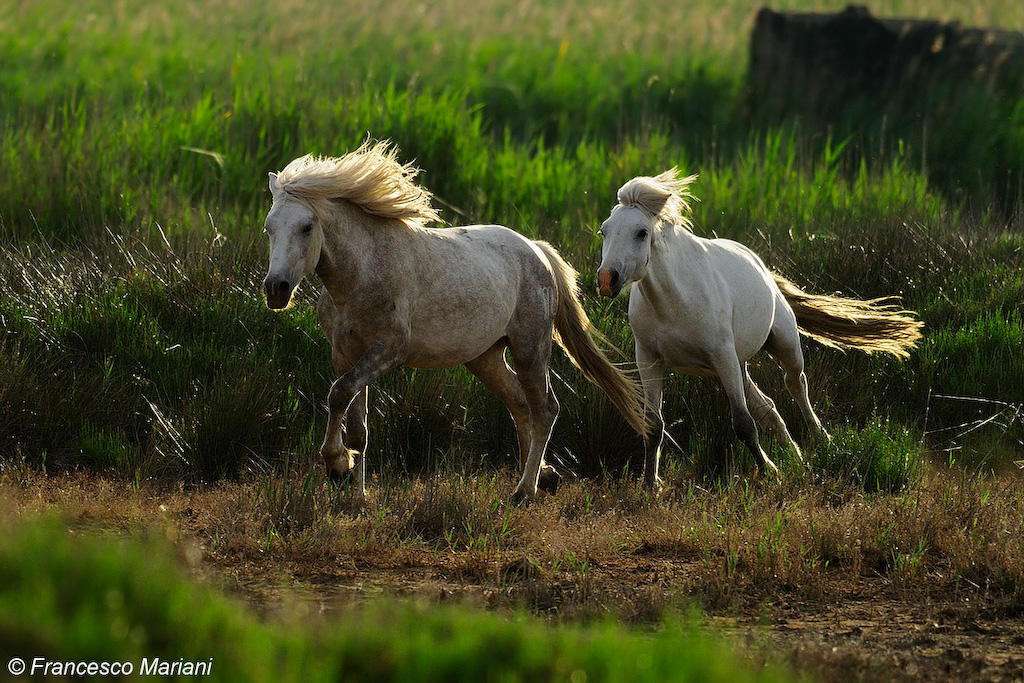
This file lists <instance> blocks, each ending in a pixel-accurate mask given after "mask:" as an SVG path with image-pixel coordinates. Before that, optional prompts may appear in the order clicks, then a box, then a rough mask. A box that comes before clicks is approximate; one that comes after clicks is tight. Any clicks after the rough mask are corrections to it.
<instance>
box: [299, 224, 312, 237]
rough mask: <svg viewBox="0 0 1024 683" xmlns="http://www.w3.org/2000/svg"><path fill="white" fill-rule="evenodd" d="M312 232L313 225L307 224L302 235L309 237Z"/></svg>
mask: <svg viewBox="0 0 1024 683" xmlns="http://www.w3.org/2000/svg"><path fill="white" fill-rule="evenodd" d="M311 232H313V224H312V223H307V224H306V226H305V227H303V228H302V234H303V235H308V234H309V233H311Z"/></svg>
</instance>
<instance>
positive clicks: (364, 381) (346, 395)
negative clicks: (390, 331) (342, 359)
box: [320, 342, 401, 495]
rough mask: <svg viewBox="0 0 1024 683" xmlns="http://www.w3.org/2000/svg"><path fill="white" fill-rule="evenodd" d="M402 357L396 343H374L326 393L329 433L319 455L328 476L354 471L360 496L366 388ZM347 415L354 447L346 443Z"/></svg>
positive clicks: (363, 477)
mask: <svg viewBox="0 0 1024 683" xmlns="http://www.w3.org/2000/svg"><path fill="white" fill-rule="evenodd" d="M400 359H401V355H400V354H399V353H398V351H397V349H396V348H395V347H394V346H393V345H390V344H387V343H385V342H376V343H374V344H371V345H370V346H369V347H367V349H366V351H365V352H364V353H363V355H362V356H361V357H360V358H359V360H358V361H356V363H355V364H354V365H353V366H352V367H351V368H350V369H349V370H348V371H347V372H345V373H344V374H343V375H342V376H341V377H339V378H338V379H336V380H335V381H334V384H332V385H331V390H330V392H329V393H328V395H327V410H328V417H327V432H326V434H324V443H323V446H321V447H320V455H321V456H322V457H323V459H324V465H325V466H326V468H327V476H328V477H329V478H331V479H333V480H343V479H344V478H345V476H346V475H347V474H348V473H349V472H354V473H355V476H356V482H355V483H356V491H357V492H358V493H359V495H365V494H366V393H367V392H366V388H367V387H368V386H369V385H370V384H372V383H373V382H375V381H376V380H377V379H378V378H379V377H380V376H381V375H383V374H384V373H385V372H387V371H388V370H391V369H392V368H395V367H397V366H398V365H401V360H400ZM346 415H347V416H348V427H349V431H350V444H351V445H352V446H355V448H349V447H348V446H346V444H345V423H346V419H345V418H346ZM357 456H358V458H359V462H358V463H357V462H356V457H357Z"/></svg>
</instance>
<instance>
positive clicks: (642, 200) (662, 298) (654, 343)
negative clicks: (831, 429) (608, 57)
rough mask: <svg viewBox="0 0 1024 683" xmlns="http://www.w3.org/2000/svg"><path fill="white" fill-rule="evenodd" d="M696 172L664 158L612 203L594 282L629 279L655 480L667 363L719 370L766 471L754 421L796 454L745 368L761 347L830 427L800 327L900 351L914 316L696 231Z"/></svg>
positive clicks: (745, 437)
mask: <svg viewBox="0 0 1024 683" xmlns="http://www.w3.org/2000/svg"><path fill="white" fill-rule="evenodd" d="M695 179H696V176H687V177H684V178H680V177H679V172H678V171H677V170H676V169H674V168H673V169H671V170H669V171H666V172H665V173H662V174H661V175H659V176H657V177H653V178H651V177H638V178H634V179H632V180H630V181H629V182H627V183H626V184H625V185H623V186H622V187H621V188H620V189H619V192H618V202H619V203H618V205H617V206H616V207H615V208H614V209H612V212H611V215H610V216H609V217H608V219H607V220H606V221H605V222H604V224H603V225H602V226H601V235H602V236H603V238H604V245H603V249H602V261H601V266H600V268H599V269H598V283H599V287H600V291H601V294H602V295H604V296H608V297H614V296H617V295H618V294H619V292H620V291H622V289H623V288H624V287H625V286H626V285H628V284H631V283H636V284H635V285H634V286H633V288H632V291H631V292H630V296H629V322H630V326H631V327H632V328H633V336H634V338H635V342H636V362H637V366H638V368H639V370H640V380H641V382H642V384H643V390H644V397H645V406H646V412H647V418H648V420H649V421H650V422H651V423H652V425H653V428H652V431H651V433H650V435H649V436H648V438H647V440H646V449H645V450H646V456H645V461H644V481H645V484H646V485H647V486H648V488H650V489H652V490H654V489H657V488H658V487H659V485H660V480H659V478H658V459H659V456H660V451H661V441H662V438H663V436H664V420H663V418H662V413H661V402H662V391H663V389H662V388H663V381H664V374H665V371H666V370H668V369H674V370H676V371H678V372H683V373H689V374H700V375H710V376H713V377H717V378H718V380H719V382H721V384H722V387H723V388H724V389H725V392H726V394H727V396H728V398H729V404H730V406H731V409H732V424H733V428H734V429H735V431H736V434H737V435H738V436H739V438H740V440H741V441H742V442H743V444H744V445H745V446H746V447H747V448H748V449H749V450H750V452H751V453H752V454H753V456H754V459H755V461H756V462H757V464H758V467H759V469H760V470H762V471H773V472H774V471H776V469H777V468H776V466H775V464H774V463H773V462H772V461H771V460H770V459H769V458H768V456H767V455H766V454H765V452H764V450H763V449H762V448H761V445H760V443H759V442H758V436H757V426H756V423H760V424H761V426H762V427H763V428H765V429H767V430H768V431H769V432H771V433H773V434H774V436H775V438H776V439H777V440H778V441H780V442H781V443H783V444H784V445H787V446H789V447H790V448H792V449H793V451H795V452H796V454H797V456H798V457H799V455H800V449H799V447H798V446H797V445H796V443H795V442H794V441H793V438H792V437H791V436H790V435H789V431H788V430H787V429H786V425H785V423H784V422H783V421H782V417H781V416H780V415H779V412H778V410H776V408H775V404H774V403H773V402H772V400H771V399H770V398H768V397H767V396H765V394H764V393H763V392H762V391H761V390H760V389H758V387H757V385H755V384H754V382H753V381H752V380H751V379H750V374H749V373H748V372H747V361H748V360H750V358H751V357H753V356H754V355H755V354H756V353H757V352H759V351H761V350H762V349H764V350H767V351H768V352H770V353H771V354H772V356H774V357H775V358H776V359H777V360H778V361H779V363H781V364H782V367H783V368H784V370H785V376H786V387H787V389H788V390H789V392H790V394H792V396H793V398H794V399H795V400H796V402H797V404H798V405H799V407H800V411H801V413H802V414H803V417H804V419H805V420H806V421H807V423H808V424H809V425H810V427H811V429H812V430H813V431H814V432H815V433H816V434H818V435H822V436H827V434H826V432H825V430H824V428H823V427H822V426H821V421H820V420H819V419H818V416H817V415H816V414H815V413H814V408H812V407H811V403H810V400H809V398H808V395H807V378H806V376H805V375H804V357H803V352H802V351H801V349H800V333H803V334H805V335H807V336H809V337H811V338H813V339H816V340H817V341H819V342H822V343H824V344H827V345H830V346H835V347H839V348H853V349H859V350H862V351H866V352H869V353H871V352H887V353H891V354H894V355H896V356H899V357H905V356H906V355H907V353H908V349H910V348H912V347H913V346H914V344H915V343H916V342H917V340H918V339H919V338H920V336H921V332H920V330H921V326H922V325H921V323H920V322H919V321H917V320H915V319H914V318H913V317H912V314H911V313H909V312H907V311H903V310H899V309H898V308H896V307H894V306H893V305H891V304H889V303H886V301H887V300H886V299H874V300H871V301H860V300H857V299H847V298H842V297H833V296H818V295H814V294H808V293H807V292H804V291H801V290H800V289H799V288H797V287H796V285H794V284H793V283H792V282H790V281H789V280H787V279H785V278H784V277H782V276H781V275H778V274H776V273H773V272H771V271H770V270H768V268H767V267H766V266H765V265H764V263H763V262H762V261H761V259H760V258H758V256H757V255H756V254H755V253H754V252H752V251H751V250H750V249H748V248H747V247H745V246H743V245H742V244H738V243H736V242H733V241H731V240H726V239H712V240H708V239H703V238H700V237H698V236H696V235H694V234H693V233H692V232H691V228H692V223H691V221H690V218H689V215H688V214H689V213H690V207H689V204H688V203H687V199H688V198H692V195H691V194H690V193H689V186H690V184H691V183H692V182H693V181H694V180H695Z"/></svg>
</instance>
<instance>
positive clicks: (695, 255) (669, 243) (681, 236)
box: [638, 225, 707, 308]
mask: <svg viewBox="0 0 1024 683" xmlns="http://www.w3.org/2000/svg"><path fill="white" fill-rule="evenodd" d="M703 242H704V240H701V238H699V237H697V236H696V235H694V234H693V233H692V232H690V231H689V230H687V229H686V228H683V227H680V226H676V225H666V226H663V227H662V228H661V229H660V230H659V234H656V235H655V238H654V241H653V242H652V243H651V258H650V261H649V262H648V264H647V275H646V277H644V279H643V280H642V281H641V282H639V283H638V285H639V287H640V291H641V293H642V294H643V296H644V298H645V299H647V300H648V302H649V303H650V304H651V305H652V306H654V307H656V308H660V307H662V306H668V305H671V306H678V304H679V302H680V301H685V300H686V299H687V298H688V297H687V294H688V292H690V291H692V290H693V288H694V282H695V281H697V280H700V279H701V278H703V277H704V275H703V268H702V267H700V264H702V263H703V261H704V259H703V255H704V253H705V252H706V249H707V247H706V245H705V244H704V243H703Z"/></svg>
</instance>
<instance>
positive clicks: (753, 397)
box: [743, 368, 803, 461]
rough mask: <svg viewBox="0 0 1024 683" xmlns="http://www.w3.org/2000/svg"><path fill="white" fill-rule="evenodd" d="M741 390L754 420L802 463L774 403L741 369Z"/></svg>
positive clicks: (798, 450) (797, 448)
mask: <svg viewBox="0 0 1024 683" xmlns="http://www.w3.org/2000/svg"><path fill="white" fill-rule="evenodd" d="M743 389H744V392H745V394H746V399H747V409H748V410H749V411H750V414H751V415H753V416H754V420H755V421H756V422H757V423H758V424H759V425H761V427H763V428H764V429H765V430H767V431H768V432H769V433H770V434H772V435H773V436H774V437H775V440H776V441H778V442H779V443H781V444H782V445H783V446H785V447H787V448H790V449H791V450H792V451H793V452H794V453H795V454H796V457H797V459H798V460H801V461H802V460H803V456H802V455H801V454H800V447H799V446H797V445H796V442H795V441H793V437H792V436H790V435H789V430H788V429H786V423H785V421H784V420H783V419H782V416H781V415H779V411H778V409H777V408H776V407H775V401H773V400H771V399H770V398H769V397H768V396H767V395H765V393H764V392H763V391H761V389H760V388H759V387H758V386H757V385H756V384H754V380H752V379H751V378H750V372H749V371H748V370H747V369H746V368H744V369H743Z"/></svg>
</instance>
